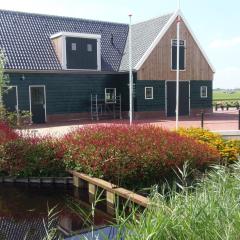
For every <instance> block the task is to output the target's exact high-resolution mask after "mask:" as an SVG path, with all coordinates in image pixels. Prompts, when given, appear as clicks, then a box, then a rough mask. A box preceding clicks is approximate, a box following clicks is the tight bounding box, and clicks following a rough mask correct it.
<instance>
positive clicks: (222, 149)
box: [179, 128, 240, 163]
mask: <svg viewBox="0 0 240 240" xmlns="http://www.w3.org/2000/svg"><path fill="white" fill-rule="evenodd" d="M179 133H180V134H181V135H182V136H188V137H192V138H194V139H196V140H197V141H199V142H201V143H207V144H208V145H209V146H211V147H215V148H216V149H218V151H219V153H220V156H221V160H222V161H223V162H225V163H232V162H234V161H237V160H238V158H239V156H240V141H237V140H235V141H234V140H224V139H223V138H222V137H221V136H220V135H218V134H216V133H212V132H210V131H208V130H203V129H201V128H188V129H184V128H182V129H180V130H179Z"/></svg>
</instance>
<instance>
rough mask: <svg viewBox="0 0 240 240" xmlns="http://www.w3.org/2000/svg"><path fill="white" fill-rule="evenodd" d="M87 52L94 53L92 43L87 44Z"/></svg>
mask: <svg viewBox="0 0 240 240" xmlns="http://www.w3.org/2000/svg"><path fill="white" fill-rule="evenodd" d="M87 51H88V52H92V51H93V46H92V44H91V43H88V44H87Z"/></svg>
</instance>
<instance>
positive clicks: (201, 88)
mask: <svg viewBox="0 0 240 240" xmlns="http://www.w3.org/2000/svg"><path fill="white" fill-rule="evenodd" d="M204 88H205V89H206V95H203V89H204ZM200 97H201V98H207V97H208V87H207V86H201V87H200Z"/></svg>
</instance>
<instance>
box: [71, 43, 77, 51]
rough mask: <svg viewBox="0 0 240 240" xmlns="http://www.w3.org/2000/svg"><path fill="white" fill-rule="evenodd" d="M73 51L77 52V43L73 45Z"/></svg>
mask: <svg viewBox="0 0 240 240" xmlns="http://www.w3.org/2000/svg"><path fill="white" fill-rule="evenodd" d="M72 51H77V44H76V43H72Z"/></svg>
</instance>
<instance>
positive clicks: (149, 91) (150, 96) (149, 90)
mask: <svg viewBox="0 0 240 240" xmlns="http://www.w3.org/2000/svg"><path fill="white" fill-rule="evenodd" d="M145 99H153V87H145Z"/></svg>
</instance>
